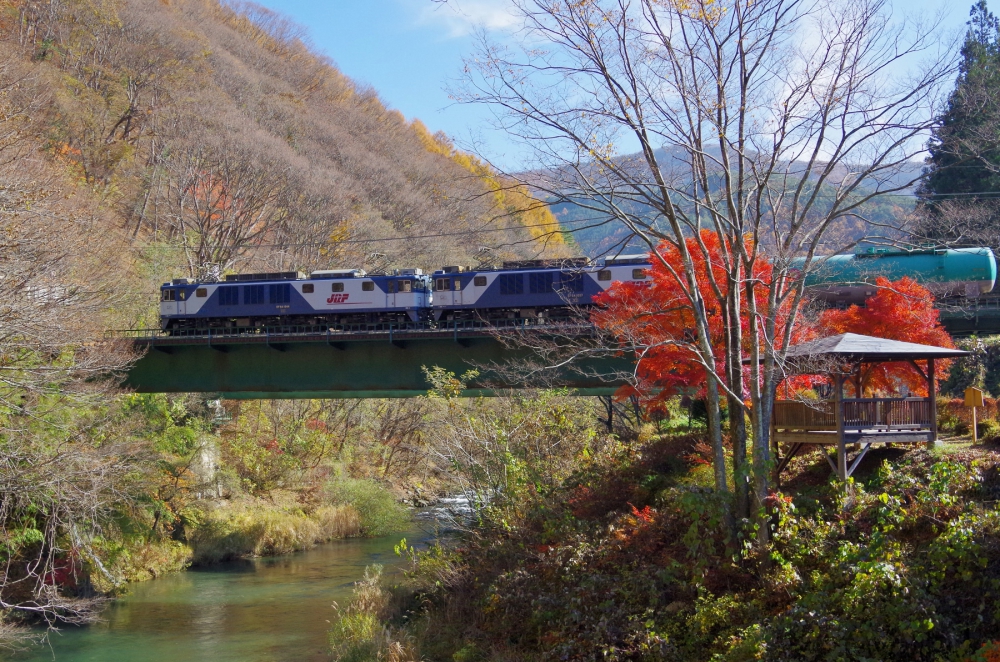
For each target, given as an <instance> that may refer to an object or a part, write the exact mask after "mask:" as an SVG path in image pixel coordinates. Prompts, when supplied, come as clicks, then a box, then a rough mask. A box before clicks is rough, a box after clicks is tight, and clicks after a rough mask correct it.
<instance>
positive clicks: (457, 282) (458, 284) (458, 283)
mask: <svg viewBox="0 0 1000 662" xmlns="http://www.w3.org/2000/svg"><path fill="white" fill-rule="evenodd" d="M451 284H452V287H453V288H454V290H455V291H456V292H458V291H459V290H461V289H462V279H461V278H453V279H452V281H451Z"/></svg>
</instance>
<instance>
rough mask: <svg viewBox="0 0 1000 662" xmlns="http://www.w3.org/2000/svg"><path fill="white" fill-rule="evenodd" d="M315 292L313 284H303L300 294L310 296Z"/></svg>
mask: <svg viewBox="0 0 1000 662" xmlns="http://www.w3.org/2000/svg"><path fill="white" fill-rule="evenodd" d="M315 291H316V285H315V284H313V283H304V284H303V285H302V294H312V293H313V292H315Z"/></svg>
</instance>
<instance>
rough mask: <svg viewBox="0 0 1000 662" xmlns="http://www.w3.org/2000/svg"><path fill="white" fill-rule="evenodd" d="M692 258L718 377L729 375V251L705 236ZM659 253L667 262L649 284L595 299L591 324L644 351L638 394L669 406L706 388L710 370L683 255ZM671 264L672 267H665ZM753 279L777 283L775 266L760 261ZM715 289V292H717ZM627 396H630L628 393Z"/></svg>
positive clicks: (692, 246)
mask: <svg viewBox="0 0 1000 662" xmlns="http://www.w3.org/2000/svg"><path fill="white" fill-rule="evenodd" d="M687 247H688V251H689V253H690V254H691V256H692V261H693V263H694V267H695V272H696V274H697V282H698V285H699V289H700V290H701V292H702V295H703V297H704V299H705V308H706V313H707V316H708V326H709V335H710V340H711V344H712V347H713V348H714V350H715V357H716V359H715V360H716V362H717V363H718V365H717V366H715V368H716V371H717V373H718V374H719V375H722V374H723V373H724V370H723V366H722V365H721V362H722V357H723V347H724V343H725V331H726V324H727V323H729V320H728V319H727V316H726V315H725V314H723V310H722V307H721V306H720V304H719V296H720V295H721V297H723V298H724V297H725V296H726V294H727V293H728V292H727V278H726V271H725V263H724V260H723V255H724V254H729V253H731V251H729V250H726V251H725V253H724V252H723V245H722V243H721V241H720V239H719V236H718V234H716V233H714V232H709V231H707V230H705V231H702V233H701V236H700V241H698V239H697V238H695V237H691V238H689V239H688V240H687ZM657 252H658V253H659V255H660V256H661V257H662V258H663V261H662V262H661V261H660V260H658V259H653V260H651V262H652V266H651V268H650V269H649V270H648V273H647V274H646V276H647V278H646V281H645V282H634V281H632V282H616V283H614V284H613V285H612V286H611V287H610V288H608V290H606V291H605V292H604V293H603V294H601V295H598V296H597V297H595V298H594V301H595V303H596V304H597V307H596V309H595V311H594V312H593V313H592V314H591V319H592V320H593V322H594V323H595V324H596V325H597V326H598V327H599V328H602V329H604V330H606V331H608V332H610V333H612V334H613V335H614V336H615V337H616V338H618V339H619V340H620V341H623V342H625V343H627V344H629V345H631V346H633V347H638V348H641V355H640V357H639V360H638V364H637V367H636V375H637V377H638V379H639V385H638V393H636V392H635V391H634V390H631V389H627V390H628V391H629V392H628V394H630V395H631V394H637V395H639V396H641V397H643V398H644V399H646V400H647V401H648V402H650V404H657V403H661V402H663V401H664V400H665V399H667V398H669V397H671V396H673V395H676V394H677V393H678V392H679V391H680V390H681V389H692V388H693V389H696V390H697V391H698V392H701V390H702V389H703V388H704V386H705V382H706V372H705V366H704V365H703V364H702V363H701V361H700V359H699V356H698V353H697V347H696V340H697V335H696V328H697V325H696V323H695V314H694V307H693V304H692V299H691V296H690V292H689V287H688V284H687V283H686V282H685V281H684V280H683V276H682V274H683V273H684V270H683V268H682V261H681V253H680V250H679V249H678V248H677V247H676V246H674V245H672V244H670V243H667V242H664V243H662V244H661V245H660V246H659V247H658V249H657ZM664 263H666V264H664ZM753 278H754V279H756V281H757V282H761V283H766V282H768V281H769V280H770V278H771V265H770V264H769V263H768V262H766V261H763V260H759V261H758V262H757V264H756V266H755V269H754V273H753ZM713 284H714V288H717V289H713ZM735 322H736V323H739V324H740V325H742V327H743V330H744V334H743V337H744V338H746V337H747V335H748V334H747V333H746V330H747V327H748V323H747V311H746V306H745V302H744V309H743V310H741V312H740V316H739V319H738V320H736V321H735ZM622 394H624V393H622Z"/></svg>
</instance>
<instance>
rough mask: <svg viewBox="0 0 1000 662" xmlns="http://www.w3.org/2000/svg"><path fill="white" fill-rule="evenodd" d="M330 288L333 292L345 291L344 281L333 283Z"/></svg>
mask: <svg viewBox="0 0 1000 662" xmlns="http://www.w3.org/2000/svg"><path fill="white" fill-rule="evenodd" d="M330 290H331V291H332V292H343V291H344V284H343V283H333V285H331V286H330Z"/></svg>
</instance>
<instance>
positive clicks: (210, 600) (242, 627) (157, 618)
mask: <svg viewBox="0 0 1000 662" xmlns="http://www.w3.org/2000/svg"><path fill="white" fill-rule="evenodd" d="M403 536H406V537H407V538H408V539H410V540H413V539H417V540H420V539H426V538H427V537H428V535H427V534H424V533H422V532H421V531H420V530H419V529H416V528H414V529H413V530H411V531H409V532H405V533H399V534H396V535H393V536H388V537H385V538H375V539H369V540H340V541H335V542H332V543H328V544H325V545H321V546H319V547H317V548H315V549H313V550H310V551H307V552H300V553H297V554H290V555H287V556H279V557H274V558H267V559H255V560H252V561H244V562H236V563H226V564H220V565H217V566H212V567H207V568H194V569H191V570H188V571H185V572H178V573H174V574H171V575H167V576H165V577H161V578H160V579H156V580H153V581H149V582H143V583H140V584H135V585H134V586H133V587H131V590H130V591H129V593H128V595H127V596H126V597H124V598H122V599H120V600H118V601H116V602H115V603H113V604H112V605H111V606H109V607H108V608H107V610H106V611H105V612H104V615H103V621H102V622H100V623H98V624H96V625H91V626H88V627H84V628H64V629H63V630H62V631H61V632H60V633H59V634H54V635H52V636H51V648H49V647H48V646H45V647H36V648H34V649H32V650H30V651H25V652H22V653H20V654H17V655H15V656H13V657H11V658H9V659H11V660H12V661H16V662H42V661H48V662H52V660H55V661H56V662H168V661H169V662H202V661H204V662H278V661H281V662H285V661H288V662H291V661H312V660H328V659H330V658H329V654H328V643H327V631H328V629H329V627H330V623H329V622H330V621H331V620H333V617H334V610H333V607H332V606H331V605H332V604H333V602H335V601H336V602H337V603H339V604H341V605H344V604H346V602H347V601H348V600H349V599H350V595H351V588H352V585H353V583H354V582H355V581H357V580H358V579H360V578H361V577H362V575H363V574H364V569H365V566H367V565H369V564H372V563H381V564H383V565H384V566H385V567H386V571H390V570H391V569H392V568H393V567H394V566H396V565H398V564H399V563H400V559H399V558H398V557H397V556H396V555H395V554H394V553H393V546H394V545H395V544H396V543H398V542H399V539H400V538H402V537H403Z"/></svg>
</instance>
